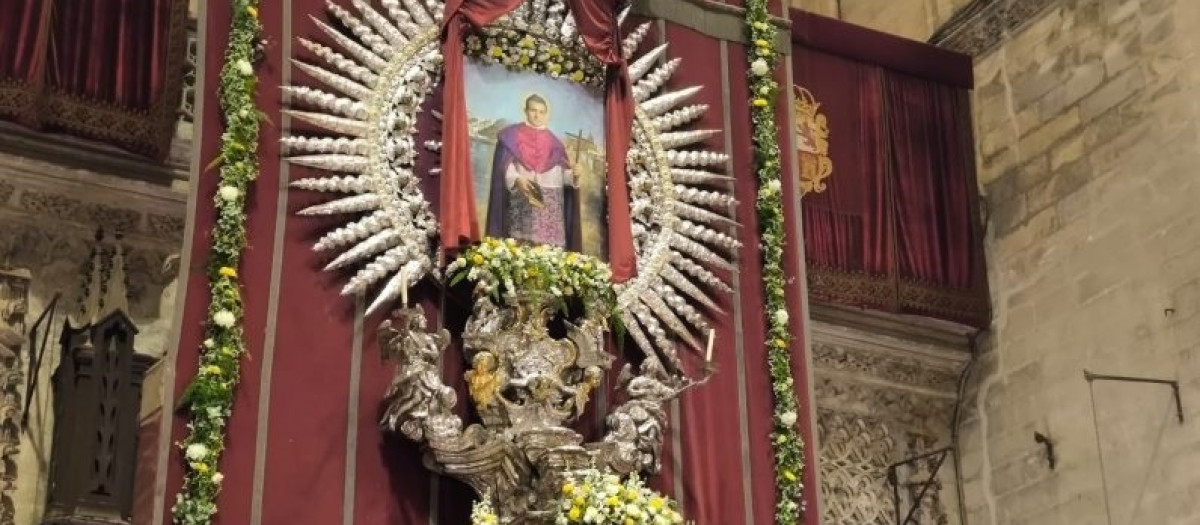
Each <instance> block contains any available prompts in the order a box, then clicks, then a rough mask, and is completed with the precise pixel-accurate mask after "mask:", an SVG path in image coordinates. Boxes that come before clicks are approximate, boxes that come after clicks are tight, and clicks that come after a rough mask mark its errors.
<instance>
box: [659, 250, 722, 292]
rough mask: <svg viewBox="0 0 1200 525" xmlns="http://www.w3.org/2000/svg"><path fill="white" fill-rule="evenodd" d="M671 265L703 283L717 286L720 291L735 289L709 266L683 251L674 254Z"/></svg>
mask: <svg viewBox="0 0 1200 525" xmlns="http://www.w3.org/2000/svg"><path fill="white" fill-rule="evenodd" d="M671 265H672V266H674V267H675V268H677V269H679V271H681V272H683V273H686V274H687V275H690V276H692V277H694V278H695V279H696V280H698V281H700V283H701V284H704V285H707V286H711V287H713V288H716V289H717V290H718V291H722V292H725V293H731V292H733V289H732V288H730V287H729V285H728V284H725V281H723V280H721V279H720V278H719V277H717V274H715V273H713V272H712V271H710V270H709V269H708V268H705V267H703V266H700V265H699V264H697V263H696V261H693V260H691V259H689V258H687V256H685V255H683V254H681V253H678V252H676V253H674V254H672V257H671Z"/></svg>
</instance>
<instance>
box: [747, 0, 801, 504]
mask: <svg viewBox="0 0 1200 525" xmlns="http://www.w3.org/2000/svg"><path fill="white" fill-rule="evenodd" d="M746 30H747V35H748V36H749V38H750V45H749V46H748V52H749V60H750V71H749V78H750V90H751V97H752V98H751V100H750V119H751V121H752V125H753V130H752V133H753V142H754V161H755V169H756V170H757V171H758V182H759V190H758V202H757V208H758V220H759V227H760V228H761V234H762V251H763V254H762V257H763V261H762V268H763V274H762V277H763V286H764V288H765V293H766V309H765V311H766V312H767V362H768V367H769V369H770V373H771V389H772V392H773V393H774V397H775V413H774V421H775V428H774V431H773V432H772V433H771V440H772V443H773V445H774V448H775V486H776V493H777V496H776V499H777V501H776V504H775V523H778V524H795V523H798V522H799V521H800V519H801V517H802V515H803V512H804V507H803V492H804V485H803V482H802V481H801V477H802V476H803V474H804V441H803V439H802V438H801V437H800V433H799V430H798V428H797V427H796V419H797V412H798V410H799V407H798V406H797V403H796V387H795V381H794V380H793V379H792V357H791V354H790V352H789V349H790V348H791V343H792V335H791V333H790V332H789V331H788V312H787V305H786V304H785V300H784V283H785V279H786V277H785V276H784V273H783V239H784V230H783V191H782V187H783V183H782V179H781V176H782V175H781V173H782V162H781V155H780V151H779V141H778V137H779V129H778V127H777V126H776V125H775V101H776V99H777V96H778V93H779V84H778V83H777V82H775V79H774V76H773V73H774V70H775V65H776V63H777V62H778V57H777V56H776V54H775V52H774V49H773V48H774V43H775V35H776V33H777V30H776V28H775V26H774V24H773V23H772V22H771V16H770V14H769V12H768V11H767V1H766V0H748V1H747V2H746Z"/></svg>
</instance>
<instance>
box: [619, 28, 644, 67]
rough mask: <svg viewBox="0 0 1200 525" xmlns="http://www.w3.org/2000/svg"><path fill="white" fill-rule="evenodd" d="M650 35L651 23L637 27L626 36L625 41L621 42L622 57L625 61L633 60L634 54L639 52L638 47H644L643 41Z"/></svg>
mask: <svg viewBox="0 0 1200 525" xmlns="http://www.w3.org/2000/svg"><path fill="white" fill-rule="evenodd" d="M648 34H650V22H642V23H641V24H638V26H637V27H635V28H634V29H633V31H630V32H629V34H628V35H625V40H624V41H622V42H621V56H623V57H625V60H629V59H630V58H633V53H634V52H635V51H637V48H638V46H640V45H642V40H645V39H646V35H648Z"/></svg>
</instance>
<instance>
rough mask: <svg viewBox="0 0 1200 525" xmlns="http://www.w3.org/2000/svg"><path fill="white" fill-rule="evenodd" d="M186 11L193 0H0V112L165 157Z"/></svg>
mask: <svg viewBox="0 0 1200 525" xmlns="http://www.w3.org/2000/svg"><path fill="white" fill-rule="evenodd" d="M186 17H187V0H147V1H144V2H129V1H127V0H93V1H90V2H78V1H74V0H54V1H50V0H20V1H11V2H0V49H3V50H4V53H3V56H0V115H6V116H8V117H9V118H11V119H13V120H16V121H18V122H21V123H22V124H25V125H27V126H30V127H34V128H38V129H47V130H54V131H66V132H68V133H71V134H75V135H78V136H81V137H84V138H89V139H93V140H102V141H105V142H110V143H112V144H115V145H117V146H120V147H123V148H125V149H128V150H131V151H134V152H136V153H142V154H145V155H148V156H151V157H154V158H162V157H164V156H165V155H166V153H167V151H168V150H169V146H170V139H171V137H172V135H173V131H174V130H173V126H174V124H175V122H176V120H178V107H179V97H180V95H181V93H182V91H181V90H182V79H183V68H184V54H185V47H186V41H187V34H186V33H187V28H186Z"/></svg>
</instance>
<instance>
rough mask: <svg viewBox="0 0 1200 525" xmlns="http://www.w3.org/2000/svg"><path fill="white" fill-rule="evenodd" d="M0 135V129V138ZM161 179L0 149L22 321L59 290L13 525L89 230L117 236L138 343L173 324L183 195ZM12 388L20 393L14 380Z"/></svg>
mask: <svg viewBox="0 0 1200 525" xmlns="http://www.w3.org/2000/svg"><path fill="white" fill-rule="evenodd" d="M0 134H2V132H0ZM10 139H13V136H12V135H5V136H4V138H3V140H0V142H4V143H8V141H9V140H10ZM64 154H65V155H74V156H75V157H77V158H74V159H73V160H74V161H76V162H82V163H89V162H91V161H88V160H87V159H86V158H80V156H81V155H83V153H82V152H81V151H75V152H73V153H71V152H67V153H64ZM101 164H102V162H100V161H99V160H96V161H95V163H94V165H101ZM171 182H172V181H165V182H164V184H152V183H147V182H139V181H134V180H130V179H125V178H120V177H114V176H111V175H104V174H101V173H97V172H92V171H87V170H82V169H74V168H68V167H65V166H64V165H62V164H57V163H51V162H45V161H41V160H35V159H32V158H29V157H24V156H19V155H11V154H5V153H0V268H19V269H23V270H27V271H28V274H29V276H30V286H29V305H28V312H29V313H28V316H27V320H28V322H29V323H33V321H34V320H35V319H36V318H37V316H38V315H40V314H41V313H42V312H43V310H44V309H45V308H46V306H47V304H48V303H49V302H50V300H51V298H52V297H53V296H54V295H55V294H56V293H61V294H62V297H61V299H60V307H59V309H58V317H57V318H56V319H55V323H54V325H53V326H51V327H50V329H51V332H50V337H49V346H48V347H47V350H46V353H45V362H44V363H43V364H42V367H41V369H40V370H38V371H37V372H36V373H37V375H38V388H37V390H36V391H35V392H34V395H33V396H32V403H31V407H30V417H29V425H28V427H27V428H25V429H22V430H21V431H20V445H19V453H18V456H17V458H16V465H15V466H16V472H17V477H16V479H15V480H14V482H15V493H14V494H13V500H14V506H15V511H16V516H15V521H14V522H13V523H16V524H18V525H30V524H34V523H38V522H39V521H40V518H41V514H42V508H43V506H44V504H45V499H46V490H45V489H46V487H45V485H46V474H47V469H48V466H49V458H48V456H49V454H50V441H51V435H52V431H53V423H54V421H53V407H52V405H51V395H50V376H51V373H52V372H53V370H54V367H56V366H57V365H58V361H57V357H58V346H57V336H58V329H59V328H60V327H61V324H62V322H63V319H64V317H63V316H64V314H68V313H70V314H74V313H77V311H78V308H77V306H78V304H79V298H80V296H81V283H82V280H81V279H82V277H83V273H84V268H85V267H86V264H87V263H88V257H89V253H90V251H91V249H92V246H93V239H94V235H95V232H96V229H97V228H98V227H103V228H105V229H107V230H108V231H109V232H113V231H117V230H120V231H121V232H123V234H124V239H123V241H122V244H123V246H124V247H125V250H126V274H127V276H126V277H127V278H126V285H127V288H128V292H129V311H128V313H129V315H130V316H131V317H133V319H134V321H135V322H136V323H137V325H138V328H139V330H140V332H139V334H138V337H137V341H136V344H137V348H138V350H139V351H141V352H143V353H147V354H151V355H154V356H161V355H163V354H164V353H165V352H166V350H167V348H166V345H167V344H168V339H169V337H170V332H171V329H172V323H173V321H174V315H173V314H174V306H175V298H174V290H175V281H176V279H175V276H176V274H177V271H178V268H176V264H177V263H176V261H177V258H176V257H175V255H176V254H178V253H179V250H180V248H181V243H182V234H183V226H184V215H185V208H186V204H185V200H186V195H185V194H183V193H182V192H181V191H180V190H177V189H171V188H170V187H169V184H170V183H171ZM77 323H78V321H77ZM20 364H21V366H22V368H25V369H24V370H22V371H21V372H22V381H24V377H25V374H27V373H29V371H28V370H27V367H28V364H29V363H28V360H27V359H23V360H21V361H20ZM21 390H22V394H23V393H24V383H23V382H22V384H21Z"/></svg>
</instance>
